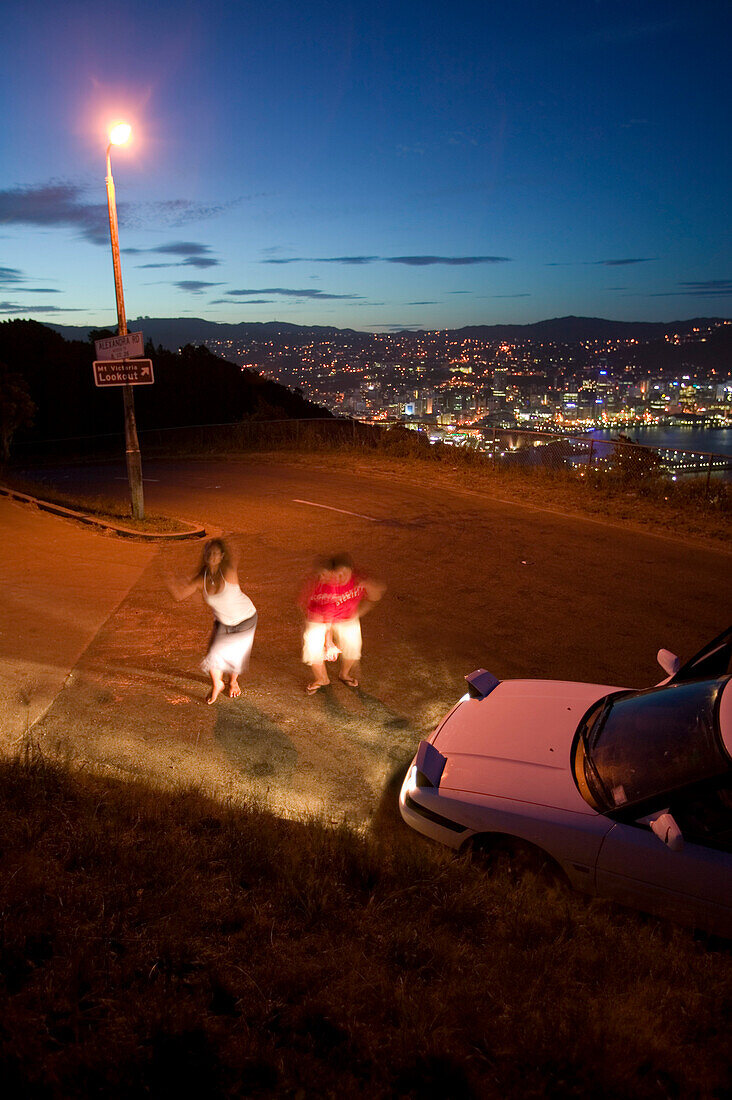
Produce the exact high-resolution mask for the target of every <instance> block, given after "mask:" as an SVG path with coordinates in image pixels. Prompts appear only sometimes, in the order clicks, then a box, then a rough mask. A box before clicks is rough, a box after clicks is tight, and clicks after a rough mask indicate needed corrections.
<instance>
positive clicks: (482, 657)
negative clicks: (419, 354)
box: [0, 457, 732, 821]
mask: <svg viewBox="0 0 732 1100" xmlns="http://www.w3.org/2000/svg"><path fill="white" fill-rule="evenodd" d="M65 476H66V477H67V478H69V479H74V478H78V477H79V476H81V474H80V472H79V471H78V470H76V471H74V470H71V471H66V472H65ZM84 476H86V477H88V476H89V474H88V473H87V474H85V475H84ZM96 476H98V477H99V478H100V479H102V480H103V481H104V482H105V491H107V492H108V491H109V488H110V486H111V487H112V488H114V487H115V486H116V487H117V488H118V490H119V492H120V493H121V494H123V493H124V490H125V486H124V470H123V468H121V467H120V468H119V469H118V470H117V469H116V468H114V467H104V468H102V469H101V470H100V471H99V472H98V474H97V475H96ZM145 477H146V479H147V481H146V485H145V491H146V505H147V507H148V509H149V510H153V509H154V510H158V511H160V512H164V513H168V514H173V515H178V516H181V517H182V518H187V519H191V520H197V521H200V522H203V523H204V524H205V525H206V527H207V528H208V529H209V530H211V529H216V530H220V531H222V532H223V533H225V534H226V535H228V536H230V537H231V539H232V541H233V542H235V543H236V545H237V546H238V547H239V549H240V550H241V568H240V574H241V580H242V585H243V587H244V589H245V590H246V591H247V592H248V593H249V594H250V595H251V597H252V599H253V600H254V602H255V604H256V605H257V607H258V609H259V612H260V626H259V629H258V632H257V637H256V641H255V649H254V656H253V659H252V667H251V672H250V676H249V679H248V681H247V683H246V689H245V692H244V696H243V698H242V699H241V700H239V701H230V700H222V701H221V702H220V703H219V704H217V705H216V706H215V707H206V706H204V705H203V703H202V700H203V698H204V695H205V691H206V682H205V677H204V676H203V675H202V674H201V673H200V672H198V671H197V662H198V660H199V659H200V655H201V651H202V649H203V647H204V645H205V640H206V638H207V634H208V629H209V613H208V611H207V610H206V609H205V608H204V607H203V606H202V604H201V603H200V602H199V601H198V600H197V599H192V600H191V601H188V602H186V603H183V604H174V603H172V601H171V600H170V598H169V596H168V594H167V591H166V590H165V589H164V586H163V585H162V575H163V572H164V571H165V570H166V569H173V570H174V571H176V572H180V573H185V572H188V571H192V569H193V568H194V566H195V565H196V562H197V555H198V554H199V553H200V547H196V546H195V545H190V544H183V545H169V546H166V547H165V548H164V549H160V550H156V551H151V550H150V549H149V548H147V547H140V546H139V545H133V546H132V547H130V545H129V544H119V543H116V542H112V540H102V541H103V542H104V543H105V545H107V544H109V545H112V546H121V547H122V548H123V549H121V550H120V554H121V556H120V558H118V559H116V560H115V561H114V563H113V565H112V567H111V568H112V569H117V570H119V569H124V568H127V566H124V565H123V564H122V563H123V561H124V555H125V554H126V553H129V554H130V555H131V557H132V558H133V559H134V564H133V562H132V561H131V562H130V566H129V568H132V570H133V573H134V570H135V569H136V570H137V573H136V574H135V575H134V577H132V579H131V580H130V578H129V576H128V581H130V585H131V586H130V587H129V591H128V592H127V594H126V596H125V597H124V599H122V602H121V603H120V604H119V606H118V607H116V603H115V601H114V600H110V601H109V611H108V613H107V614H108V617H106V618H105V621H104V622H103V623H100V624H99V627H98V629H97V627H96V625H95V624H96V620H95V621H94V622H92V621H91V620H90V621H89V623H88V624H87V625H86V631H87V634H88V635H90V636H89V645H88V646H87V648H86V649H85V650H84V652H83V654H82V655H81V656H80V657H79V658H78V659H75V660H74V661H73V669H74V670H73V676H72V677H71V680H70V682H69V683H67V686H66V687H65V688H64V690H63V691H61V692H60V694H59V695H58V697H57V698H56V700H55V702H54V703H53V705H52V706H51V707H50V708H49V709H48V710H47V712H46V713H45V715H44V716H43V718H42V719H41V720H40V721H39V722H38V723H37V725H36V726H35V728H34V729H35V733H36V735H37V736H38V737H39V739H40V740H41V741H42V743H44V744H45V745H47V746H49V747H50V746H55V747H57V748H59V749H61V750H63V751H66V752H69V753H71V754H72V755H73V756H75V757H79V758H81V759H84V760H89V761H94V762H96V763H97V764H99V765H101V766H103V767H104V768H106V769H109V770H110V771H111V772H113V773H117V774H127V775H135V776H145V775H147V774H149V773H150V772H154V773H155V774H156V776H158V777H162V778H164V779H167V780H168V781H170V782H174V783H175V782H178V781H183V782H186V783H188V782H196V783H199V784H200V785H202V786H203V787H204V788H205V789H212V790H216V791H217V792H218V793H222V792H224V793H226V794H228V795H230V796H231V797H233V798H239V797H241V796H242V794H245V793H247V792H256V793H257V795H259V796H262V795H264V796H265V797H267V798H269V799H270V801H271V803H272V805H273V806H275V807H276V808H277V809H279V810H281V811H283V812H288V813H301V812H307V811H311V810H315V811H316V812H325V813H326V814H327V815H331V816H335V817H340V816H342V815H344V814H345V815H347V816H349V817H351V818H352V819H353V820H357V821H361V820H364V818H365V817H366V816H367V815H368V814H370V813H371V812H373V811H374V810H375V809H376V808H377V807H378V806H379V805H380V804H381V803H382V802H384V801H385V804H388V805H392V788H393V785H394V782H395V777H396V776H398V775H399V774H400V772H401V771H402V770H403V767H404V765H405V763H406V762H407V761H408V759H409V757H410V756H411V753H412V751H413V749H414V746H415V744H416V741H417V740H418V739H419V737H420V736H422V735H423V734H424V733H425V732H428V731H429V730H430V729H431V727H432V726H433V725H434V723H435V721H436V719H437V718H438V717H439V715H440V714H441V713H443V712H444V710H445V709H446V708H447V707H449V706H450V705H451V704H452V703H453V702H454V701H455V699H456V698H457V697H458V696H459V695H460V694H461V693H462V687H461V685H462V683H463V680H462V677H463V676H464V675H465V673H466V672H469V671H471V670H472V669H474V668H476V667H480V666H483V667H486V668H489V669H491V671H493V672H495V673H496V674H497V675H499V676H503V677H506V676H529V677H535V676H539V677H552V678H554V677H556V678H565V679H567V678H576V679H583V680H584V679H586V680H593V681H597V682H599V683H609V684H627V685H628V686H643V685H646V684H650V683H653V682H655V680H657V679H658V678H659V677H660V672H659V670H658V667H657V666H656V664H655V652H656V650H657V649H658V648H659V646H661V645H663V646H666V647H667V648H670V649H674V650H675V651H677V652H680V653H681V654H682V655H685V654H689V653H690V652H692V651H693V650H694V649H696V648H697V647H698V646H699V645H700V644H701V643H702V642H704V641H705V640H706V639H707V638H708V637H710V636H711V635H712V634H714V633H716V632H718V631H719V630H720V629H722V627H724V626H725V625H727V622H728V620H729V619H730V617H731V616H732V602H731V600H730V596H729V591H730V586H729V575H730V560H731V559H730V556H729V555H728V554H725V553H724V552H723V551H721V550H710V549H703V548H699V547H694V546H692V545H690V544H688V543H684V542H680V541H679V542H677V541H675V540H673V539H670V538H667V537H654V536H652V535H648V534H639V533H637V532H634V531H631V530H628V529H624V528H621V527H617V526H612V525H609V524H604V523H601V522H598V521H595V520H588V519H578V518H567V517H563V516H558V515H557V514H555V513H552V512H549V511H542V510H540V509H537V508H533V507H530V506H526V507H524V506H521V505H517V504H510V503H505V502H497V501H495V500H490V499H487V498H485V497H483V496H481V495H480V494H479V493H476V492H472V491H465V490H461V489H456V488H447V487H446V486H445V485H442V484H439V483H438V479H430V481H429V482H427V481H425V480H422V481H421V482H420V481H415V479H414V477H413V476H399V475H398V474H395V473H394V472H393V470H392V471H391V472H385V471H383V470H382V471H381V472H379V470H378V469H377V468H375V467H373V466H367V465H363V466H362V467H361V468H359V469H354V470H345V469H340V468H338V466H337V464H336V462H335V461H333V460H330V459H327V458H323V460H322V461H318V460H317V459H310V458H308V459H307V460H303V461H302V462H301V463H298V462H296V461H288V460H285V459H282V458H279V457H277V458H272V459H271V460H269V459H268V460H266V461H264V460H262V459H261V458H260V457H256V458H252V459H251V460H236V461H235V460H231V461H188V462H172V461H165V462H163V461H161V462H150V461H147V462H146V463H145ZM115 478H119V481H115ZM36 518H38V517H36ZM44 522H46V523H49V524H51V525H54V527H55V529H56V530H57V531H61V530H63V531H64V532H68V531H73V539H74V540H80V541H79V545H78V547H74V549H73V551H71V552H69V553H66V551H64V562H65V563H66V565H68V564H69V563H70V562H74V563H75V564H76V565H77V567H78V569H84V568H85V567H86V564H87V559H88V554H87V551H86V550H85V547H86V545H87V543H86V540H90V541H89V542H88V545H89V547H92V545H93V544H94V539H96V540H97V541H98V540H100V538H101V537H100V536H93V535H90V534H89V533H88V532H85V531H81V530H79V529H77V528H75V527H70V526H69V525H68V524H66V523H65V522H64V521H62V520H55V519H52V518H51V517H45V518H44ZM67 537H68V538H70V536H67V535H66V534H64V536H63V537H61V539H60V542H61V544H63V543H64V542H65V541H66V539H67ZM21 549H22V550H23V552H24V547H21ZM337 549H348V550H350V551H352V552H353V553H354V555H355V556H356V558H357V560H359V561H360V562H363V563H364V564H365V565H366V566H367V567H368V569H369V570H370V571H372V572H373V573H374V574H376V575H377V576H380V577H382V578H383V579H384V580H385V581H386V583H387V585H388V593H387V595H386V596H385V598H384V600H383V602H382V604H381V605H380V606H379V607H378V608H377V609H376V610H375V611H374V612H373V613H372V614H371V615H370V616H369V617H368V618H367V619H366V620H365V621H364V639H365V650H364V661H363V668H362V678H361V684H362V690H361V691H359V692H352V691H350V690H349V689H348V688H346V687H345V686H343V685H341V684H334V685H333V686H332V687H331V688H330V689H328V691H327V692H321V693H319V694H318V695H316V696H315V697H313V698H308V697H306V696H305V695H304V691H303V688H304V684H305V682H306V670H305V669H304V667H303V666H302V665H301V664H300V663H299V637H300V621H299V615H298V613H297V610H296V605H295V600H296V596H297V592H298V590H299V587H300V584H301V582H302V579H303V577H304V575H305V573H306V572H307V570H308V568H309V566H310V563H311V561H312V559H313V557H314V556H315V555H316V554H317V553H320V552H323V551H327V550H337ZM54 553H55V552H54ZM91 553H92V550H89V554H91ZM49 560H50V561H51V562H52V563H53V562H54V560H55V558H54V555H51V557H50V559H49ZM66 565H64V564H63V563H59V568H60V569H61V571H63V568H66ZM106 568H107V566H106V565H105V564H104V563H102V562H99V561H96V562H95V568H94V570H93V572H94V575H95V579H96V581H97V583H98V584H99V585H100V586H101V587H102V588H103V589H104V588H105V587H106V586H107V577H106V573H105V569H106ZM10 579H11V582H12V577H11V578H10ZM46 583H48V582H46ZM9 598H13V599H15V598H16V594H15V593H13V592H11V593H10V594H9V593H8V587H7V584H6V585H5V586H4V590H3V594H2V596H0V604H1V603H3V602H4V601H7V600H8V599H9ZM115 607H116V609H114V608H115ZM72 618H73V616H72Z"/></svg>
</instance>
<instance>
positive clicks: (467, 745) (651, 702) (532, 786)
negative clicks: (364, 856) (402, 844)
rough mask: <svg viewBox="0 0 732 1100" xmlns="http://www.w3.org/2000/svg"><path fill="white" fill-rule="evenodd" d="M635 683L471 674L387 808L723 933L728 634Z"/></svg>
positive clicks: (730, 776)
mask: <svg viewBox="0 0 732 1100" xmlns="http://www.w3.org/2000/svg"><path fill="white" fill-rule="evenodd" d="M658 660H659V663H660V664H661V665H662V667H663V668H664V670H665V671H666V672H667V673H668V678H667V679H666V680H664V681H663V682H662V683H661V684H660V685H658V686H656V687H652V688H649V689H646V690H644V691H631V690H628V689H626V688H619V687H610V686H607V685H600V684H579V683H571V682H564V681H558V680H504V681H499V680H498V679H496V677H495V676H492V675H491V673H489V672H486V671H485V670H484V669H479V670H478V671H477V672H473V673H471V675H470V676H467V677H466V680H467V681H468V685H469V691H468V694H467V695H465V696H463V698H462V699H461V700H460V701H459V702H458V703H457V704H456V705H455V706H454V707H453V708H452V710H451V711H450V712H449V713H448V714H447V715H446V717H445V718H443V720H442V721H441V722H440V724H439V725H438V727H437V729H436V730H435V731H434V733H433V734H432V736H431V737H430V738H429V739H428V740H426V741H421V742H420V745H419V748H418V750H417V754H416V756H415V757H414V760H413V761H412V764H411V766H410V768H409V770H408V772H407V775H406V778H405V780H404V783H403V785H402V789H401V794H400V797H399V808H400V810H401V814H402V817H403V818H404V820H405V821H406V823H407V824H408V825H410V826H411V827H412V828H413V829H416V830H417V831H418V832H420V833H423V834H424V835H425V836H428V837H431V838H432V839H434V840H437V841H440V842H441V843H442V844H447V845H449V846H450V847H451V848H456V849H463V848H464V847H465V846H466V845H469V846H472V847H474V848H480V849H481V850H482V851H484V852H486V853H488V855H489V856H490V855H491V854H496V853H501V854H502V858H508V859H509V861H510V862H511V863H516V864H518V865H521V866H523V865H525V864H526V863H527V862H528V863H534V864H535V865H536V866H537V867H543V868H545V869H546V868H547V867H550V868H552V869H553V870H554V871H556V872H558V873H559V874H560V875H561V877H564V878H566V879H567V880H568V881H569V882H570V884H571V885H572V886H574V887H575V888H577V889H579V890H583V891H585V892H588V893H592V894H598V895H601V896H602V897H606V898H610V899H613V900H615V901H618V902H620V903H622V904H624V905H630V906H633V907H635V908H637V909H642V910H645V911H647V912H649V913H655V914H657V915H659V916H663V917H668V918H670V919H671V920H675V921H678V922H680V923H682V924H687V925H690V926H692V927H695V928H700V929H703V930H706V931H708V932H712V933H715V934H717V935H719V936H723V937H728V938H732V675H730V673H732V628H730V629H728V630H726V631H724V632H723V633H722V634H720V635H719V636H718V637H717V638H715V639H714V640H713V641H712V642H710V643H709V645H707V646H705V647H704V649H703V650H701V652H700V653H698V654H697V655H696V656H695V657H693V658H692V659H691V660H689V661H687V662H686V663H685V664H684V665H683V666H682V665H681V662H680V661H679V659H678V658H677V657H675V656H674V655H673V654H671V653H669V652H668V651H667V650H660V651H659V654H658Z"/></svg>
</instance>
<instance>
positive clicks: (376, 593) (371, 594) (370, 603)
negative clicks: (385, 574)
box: [358, 577, 386, 618]
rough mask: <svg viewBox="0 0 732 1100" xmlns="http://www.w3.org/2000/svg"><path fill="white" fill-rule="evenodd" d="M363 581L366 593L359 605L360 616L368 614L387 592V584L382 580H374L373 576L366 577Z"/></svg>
mask: <svg viewBox="0 0 732 1100" xmlns="http://www.w3.org/2000/svg"><path fill="white" fill-rule="evenodd" d="M361 583H362V585H363V587H364V591H365V593H366V595H365V596H364V598H363V599H362V600H361V603H360V604H359V606H358V615H359V618H363V616H364V615H367V614H368V613H369V611H370V610H371V609H372V607H374V605H375V604H377V603H378V602H379V600H380V599H381V597H382V596H383V595H384V593H385V592H386V585H385V584H382V582H381V581H376V580H374V578H373V577H364V579H363V581H362V582H361Z"/></svg>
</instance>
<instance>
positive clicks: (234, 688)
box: [229, 680, 241, 699]
mask: <svg viewBox="0 0 732 1100" xmlns="http://www.w3.org/2000/svg"><path fill="white" fill-rule="evenodd" d="M240 695H241V688H240V687H239V683H238V681H237V680H232V681H231V683H230V684H229V698H230V699H238V698H239V696H240Z"/></svg>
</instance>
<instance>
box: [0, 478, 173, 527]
mask: <svg viewBox="0 0 732 1100" xmlns="http://www.w3.org/2000/svg"><path fill="white" fill-rule="evenodd" d="M3 481H4V484H5V485H6V486H8V487H9V488H12V489H14V490H15V491H16V492H19V493H25V494H26V496H30V497H35V498H36V499H37V500H41V501H43V502H44V503H47V504H57V505H59V506H60V507H62V508H68V509H70V510H71V511H73V512H82V513H84V514H85V515H88V516H93V517H94V518H95V519H98V520H100V521H101V522H102V523H110V524H112V525H113V526H114V525H118V526H121V527H126V528H128V529H130V530H132V531H139V532H140V533H141V534H157V535H160V534H171V535H172V534H179V533H182V532H184V531H188V530H190V528H191V525H190V524H188V523H183V522H181V521H180V520H178V519H172V518H170V517H169V516H160V515H157V514H155V513H154V512H148V513H146V515H145V518H144V519H136V518H135V517H134V516H133V515H132V505H131V504H129V503H126V504H121V503H120V501H119V500H115V499H114V498H112V497H108V496H102V495H98V494H97V495H90V494H87V493H84V492H83V490H82V491H79V490H76V489H73V488H71V489H69V490H67V491H64V490H63V489H59V488H58V486H56V485H54V484H53V482H52V480H49V479H48V478H42V477H41V478H37V479H33V478H32V477H28V476H27V475H26V476H22V477H21V476H17V475H15V474H13V473H12V472H7V471H6V472H5V474H4V476H3Z"/></svg>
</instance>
